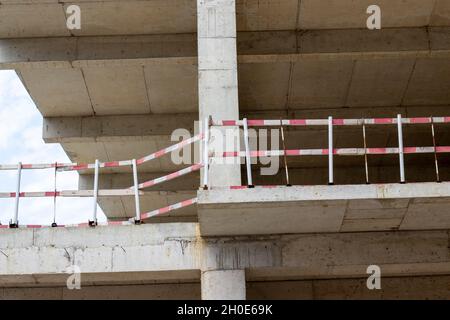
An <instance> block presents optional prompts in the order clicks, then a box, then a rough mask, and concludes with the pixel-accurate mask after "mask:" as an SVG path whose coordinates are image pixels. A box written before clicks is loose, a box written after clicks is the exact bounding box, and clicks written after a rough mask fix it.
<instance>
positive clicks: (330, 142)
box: [328, 116, 334, 185]
mask: <svg viewBox="0 0 450 320" xmlns="http://www.w3.org/2000/svg"><path fill="white" fill-rule="evenodd" d="M328 184H330V185H331V184H334V177H333V117H331V116H330V117H328Z"/></svg>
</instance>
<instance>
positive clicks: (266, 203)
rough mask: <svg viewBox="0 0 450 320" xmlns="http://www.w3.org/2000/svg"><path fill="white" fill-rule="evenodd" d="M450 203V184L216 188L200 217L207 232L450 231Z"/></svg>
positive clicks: (202, 202)
mask: <svg viewBox="0 0 450 320" xmlns="http://www.w3.org/2000/svg"><path fill="white" fill-rule="evenodd" d="M449 203H450V182H443V183H408V184H377V185H339V186H292V187H275V188H273V187H270V186H269V187H259V188H255V189H237V190H230V189H228V188H216V189H212V190H199V191H198V217H199V224H200V231H201V234H202V235H204V236H227V235H232V236H236V235H249V234H278V233H311V232H348V231H380V230H398V229H400V230H428V229H449V228H450V217H449V215H448V214H447V211H446V210H445V207H446V206H448V205H449ZM299 208H301V210H299Z"/></svg>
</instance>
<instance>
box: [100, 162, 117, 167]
mask: <svg viewBox="0 0 450 320" xmlns="http://www.w3.org/2000/svg"><path fill="white" fill-rule="evenodd" d="M103 166H104V167H105V168H109V167H118V166H119V161H111V162H105V163H104V164H103Z"/></svg>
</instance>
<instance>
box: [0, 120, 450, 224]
mask: <svg viewBox="0 0 450 320" xmlns="http://www.w3.org/2000/svg"><path fill="white" fill-rule="evenodd" d="M442 123H450V117H419V118H402V117H401V115H398V116H397V117H396V118H370V119H334V118H333V117H331V116H330V117H328V118H327V119H288V120H284V119H280V120H248V119H246V118H244V119H243V120H219V121H214V120H213V119H212V118H211V117H208V118H206V119H205V120H204V121H203V125H202V126H203V127H202V130H201V131H202V132H201V133H200V134H198V135H195V136H194V137H192V138H189V139H185V140H183V141H181V142H179V143H177V144H174V145H172V146H170V147H167V148H164V149H162V150H159V151H157V152H154V153H152V154H149V155H147V156H145V157H142V158H140V159H132V160H124V161H112V162H100V161H99V160H96V161H95V162H94V163H81V164H80V163H47V164H22V163H18V164H15V165H0V171H1V170H15V171H16V173H17V181H16V191H15V192H0V198H14V199H15V205H14V212H13V217H12V219H11V220H10V222H9V224H8V225H1V224H0V228H18V227H27V228H42V227H47V226H45V225H19V205H20V198H23V197H52V198H53V199H54V212H53V223H52V224H51V225H49V226H48V227H68V226H74V227H86V226H90V227H95V226H101V225H128V224H130V225H131V224H140V223H142V222H143V221H142V220H144V219H148V218H151V217H155V216H158V215H161V214H164V213H168V212H171V211H173V210H177V209H180V208H184V207H187V206H190V205H193V204H195V203H196V202H197V198H192V199H188V200H184V201H181V202H178V203H175V204H172V205H169V206H167V207H163V208H160V209H156V210H152V211H149V212H144V213H142V212H141V209H140V196H142V195H145V194H146V192H145V191H142V189H145V188H148V187H152V186H155V185H158V184H160V183H164V182H167V181H170V180H173V179H176V178H178V177H181V176H184V175H186V174H189V173H192V172H195V171H198V170H200V169H201V168H203V176H202V187H203V189H210V188H211V187H210V185H209V171H210V161H211V159H213V158H216V157H219V158H225V157H233V158H245V164H246V173H247V186H231V188H232V189H241V188H247V187H250V188H252V187H254V185H253V177H252V163H251V159H252V158H254V157H262V156H264V157H268V156H278V157H284V164H285V166H284V167H285V175H286V185H288V186H290V185H291V184H290V180H289V170H288V166H287V160H286V159H287V156H326V157H328V184H330V185H332V184H334V157H335V156H341V155H345V156H349V155H352V156H364V159H365V174H366V183H369V166H368V160H367V157H368V155H386V154H396V155H398V158H399V176H400V183H406V175H405V163H404V161H405V160H404V155H405V154H419V153H432V154H434V161H435V171H436V181H437V182H440V175H439V163H438V156H437V155H438V154H440V153H450V146H437V145H436V139H435V124H442ZM405 124H429V125H430V130H431V131H430V132H431V136H432V141H433V145H432V146H424V147H405V146H404V145H403V125H405ZM371 125H395V126H396V129H397V137H398V146H397V147H377V148H372V147H368V146H367V141H366V127H367V126H371ZM213 126H219V127H222V126H224V127H227V126H232V127H242V128H243V140H244V151H240V150H236V151H219V152H218V151H215V150H212V151H211V150H210V135H211V133H210V132H211V127H213ZM287 126H324V127H326V128H327V133H328V148H325V149H291V150H288V149H286V143H285V134H284V128H285V127H287ZM337 126H361V128H362V137H363V147H362V148H335V147H334V145H333V136H334V130H333V129H334V127H337ZM250 127H278V128H279V129H280V131H281V140H282V146H283V150H251V148H250V141H249V128H250ZM198 141H201V145H202V148H201V149H202V154H201V159H202V160H201V163H196V164H193V165H191V166H189V167H187V168H184V169H181V170H179V171H176V172H173V173H170V174H168V175H165V176H162V177H159V178H156V179H151V180H148V181H144V182H142V183H139V181H138V166H140V165H142V164H144V163H146V162H148V161H151V160H154V159H158V158H160V157H162V156H164V155H167V154H169V153H171V152H173V151H176V150H178V149H181V148H183V147H185V146H187V145H190V144H192V143H195V142H198ZM117 167H131V169H132V174H133V185H132V186H130V187H129V188H125V189H113V190H101V189H99V174H100V169H102V168H117ZM38 169H54V172H55V174H54V179H55V187H54V190H51V191H43V192H21V175H22V171H23V170H38ZM88 169H93V170H94V186H93V189H92V190H57V188H56V176H57V173H58V172H62V171H82V170H88ZM266 187H273V186H266ZM102 196H108V197H109V196H112V197H113V196H134V200H135V216H134V218H132V219H130V220H127V221H112V222H106V223H99V222H98V221H97V201H98V197H102ZM57 197H92V198H93V209H92V219H89V220H88V222H87V223H79V224H72V225H62V224H58V223H57V221H56V198H57Z"/></svg>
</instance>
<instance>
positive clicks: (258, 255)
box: [0, 223, 450, 287]
mask: <svg viewBox="0 0 450 320" xmlns="http://www.w3.org/2000/svg"><path fill="white" fill-rule="evenodd" d="M448 241H449V232H448V231H401V232H392V231H391V232H369V233H340V234H303V235H270V236H256V237H238V238H233V237H227V238H220V239H219V238H200V236H199V232H198V225H197V224H195V223H178V224H173V223H167V224H147V225H140V226H124V227H99V228H95V229H92V228H67V229H66V228H62V229H55V228H54V229H52V228H48V229H15V230H14V229H10V230H2V232H1V233H0V250H1V252H0V280H1V281H0V286H1V287H18V286H55V285H59V286H64V285H65V281H66V279H67V274H66V268H67V267H69V266H72V265H77V266H79V267H80V268H81V272H82V281H83V283H84V284H85V285H92V284H96V285H99V284H109V285H111V284H116V285H117V284H136V283H137V281H143V282H145V283H155V282H156V283H161V282H166V283H167V282H168V283H173V282H178V281H182V282H198V281H199V280H200V270H202V271H210V270H236V269H245V271H246V277H247V279H248V280H249V281H267V280H295V279H297V280H299V279H330V278H353V277H355V278H358V277H359V278H362V277H367V274H366V270H367V266H369V265H372V264H377V265H379V266H380V267H381V270H382V274H383V276H385V277H389V276H412V275H415V276H420V275H448V274H449V273H450V271H449V270H450V251H449V250H450V249H449V248H448ZM84 281H85V282H84ZM83 283H82V285H83ZM141 283H142V282H141Z"/></svg>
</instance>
